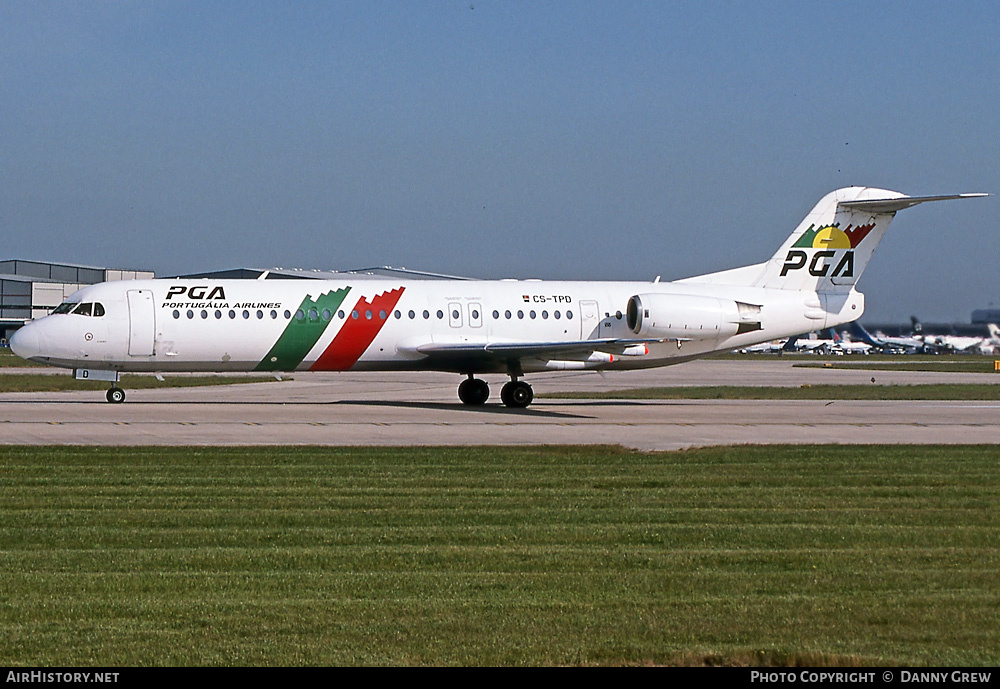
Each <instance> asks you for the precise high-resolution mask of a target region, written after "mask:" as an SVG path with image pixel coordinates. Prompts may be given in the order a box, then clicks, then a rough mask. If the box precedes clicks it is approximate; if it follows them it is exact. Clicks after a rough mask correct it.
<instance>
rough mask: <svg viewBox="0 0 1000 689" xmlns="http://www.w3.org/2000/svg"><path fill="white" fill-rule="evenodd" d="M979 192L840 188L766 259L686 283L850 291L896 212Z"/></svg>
mask: <svg viewBox="0 0 1000 689" xmlns="http://www.w3.org/2000/svg"><path fill="white" fill-rule="evenodd" d="M977 196H986V194H957V195H952V196H905V195H904V194H900V193H899V192H898V191H889V190H887V189H875V188H873V187H846V188H844V189H838V190H836V191H833V192H830V193H829V194H827V195H826V196H824V197H823V198H822V199H820V202H819V203H817V204H816V206H815V207H814V208H813V209H812V210H811V211H810V212H809V214H808V215H807V216H806V217H805V219H804V220H803V221H802V222H801V223H800V224H799V226H798V227H797V228H796V229H795V231H794V232H792V234H791V236H789V237H788V239H786V240H785V242H784V244H782V245H781V248H779V249H778V251H777V252H776V253H775V254H774V256H772V257H771V260H769V261H767V262H766V263H760V264H757V265H753V266H747V267H745V268H737V269H735V270H727V271H724V272H721V273H712V274H710V275H702V276H699V277H695V278H688V279H687V280H681V282H695V283H710V284H723V285H746V286H751V287H769V288H772V289H787V290H799V291H808V292H842V293H845V292H849V291H850V290H851V289H852V288H853V287H854V285H855V284H856V283H857V281H858V278H860V277H861V273H862V272H864V269H865V266H867V265H868V260H869V259H870V258H871V257H872V254H873V253H874V252H875V248H876V247H877V246H878V244H879V242H880V241H881V240H882V236H883V235H884V234H885V231H886V230H887V229H888V227H889V223H890V222H891V221H892V219H893V218H894V217H895V215H896V212H897V211H900V210H903V209H904V208H909V207H910V206H915V205H917V204H918V203H925V202H927V201H944V200H947V199H960V198H972V197H977Z"/></svg>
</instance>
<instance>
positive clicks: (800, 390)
mask: <svg viewBox="0 0 1000 689" xmlns="http://www.w3.org/2000/svg"><path fill="white" fill-rule="evenodd" d="M998 383H1000V378H998ZM540 397H545V398H555V399H595V400H600V399H631V400H658V399H669V400H673V399H705V400H1000V384H989V383H985V384H971V383H961V384H931V385H801V386H799V387H762V386H753V385H750V386H739V385H706V386H678V387H663V388H660V387H650V388H632V389H626V390H607V391H587V392H549V393H545V394H544V395H540Z"/></svg>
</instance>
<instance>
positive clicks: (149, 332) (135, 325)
mask: <svg viewBox="0 0 1000 689" xmlns="http://www.w3.org/2000/svg"><path fill="white" fill-rule="evenodd" d="M125 295H126V297H128V353H129V355H130V356H152V355H153V337H154V332H155V329H156V328H155V324H154V322H153V317H154V314H155V309H154V308H153V292H152V291H151V290H148V289H133V290H129V291H128V292H126V293H125Z"/></svg>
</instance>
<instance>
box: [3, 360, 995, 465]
mask: <svg viewBox="0 0 1000 689" xmlns="http://www.w3.org/2000/svg"><path fill="white" fill-rule="evenodd" d="M795 363H803V361H802V360H801V359H800V358H795V357H786V358H758V357H753V358H748V359H746V360H742V359H741V360H701V361H694V362H690V363H686V364H681V365H678V366H673V367H667V368H662V369H653V370H648V371H629V372H615V373H608V374H605V375H603V376H601V375H599V374H596V373H590V372H587V373H552V374H539V375H536V376H528V378H527V380H528V381H529V382H531V384H532V385H533V386H534V389H535V394H536V398H535V402H534V403H533V404H532V405H531V406H530V407H529V408H528V409H525V410H510V409H506V408H504V407H503V406H502V405H500V403H499V399H498V398H499V388H500V386H501V385H502V383H503V382H504V378H503V377H497V376H486V379H487V380H488V381H489V382H490V384H491V388H492V393H493V398H491V401H490V403H488V404H487V405H486V406H484V407H479V408H470V407H465V406H463V405H461V404H460V403H459V402H458V399H457V396H456V388H457V385H458V383H459V382H460V380H461V378H460V377H459V376H457V375H449V374H439V373H315V374H313V373H299V374H293V376H292V377H293V379H292V380H284V381H282V382H276V381H274V382H261V383H250V384H243V385H234V386H210V387H201V388H164V389H155V390H130V391H128V401H127V402H125V403H124V404H119V405H114V404H109V403H107V402H105V401H104V394H103V393H102V392H99V391H89V392H76V391H74V392H56V393H4V394H0V443H2V444H65V445H286V444H287V445H483V444H498V445H533V444H615V445H624V446H626V447H632V448H637V449H642V450H672V449H680V448H685V447H696V446H709V445H732V444H742V443H755V444H757V443H793V444H805V443H918V444H927V443H948V444H952V443H997V442H1000V403H996V402H923V401H920V402H918V401H902V402H898V401H897V402H881V401H864V402H858V401H839V400H838V401H823V400H819V401H805V402H803V401H745V400H736V401H734V400H650V401H624V400H622V401H619V400H560V399H546V398H545V395H546V393H551V392H556V391H577V392H579V391H600V390H612V389H623V388H634V387H645V386H676V385H782V386H798V385H806V384H811V385H817V384H823V383H829V384H869V385H870V384H872V383H871V378H872V377H875V379H876V383H875V384H908V383H910V384H912V383H939V382H962V381H964V382H969V383H973V382H976V383H981V382H989V383H997V384H1000V375H997V374H963V373H929V372H918V371H906V370H900V371H865V370H862V371H847V370H835V369H822V368H820V369H816V368H800V367H795V366H793V364H795ZM901 368H903V369H905V365H903V366H901Z"/></svg>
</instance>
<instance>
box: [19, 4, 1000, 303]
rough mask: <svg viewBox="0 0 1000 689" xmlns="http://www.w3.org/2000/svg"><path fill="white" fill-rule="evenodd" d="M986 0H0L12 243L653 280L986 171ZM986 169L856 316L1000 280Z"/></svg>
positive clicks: (201, 261)
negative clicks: (873, 202)
mask: <svg viewBox="0 0 1000 689" xmlns="http://www.w3.org/2000/svg"><path fill="white" fill-rule="evenodd" d="M997 35H1000V5H997V4H996V3H995V2H968V3H936V2H898V3H897V2H884V3H870V2H858V3H851V2H836V3H799V2H794V3H793V2H789V3H783V2H763V3H759V2H758V3H750V2H635V3H630V2H614V3H611V2H607V3H602V2H568V1H567V2H525V3H521V2H493V1H479V0H467V1H465V2H446V1H440V2H412V1H410V2H351V3H337V2H320V3H312V2H274V3H256V2H246V1H242V2H181V1H172V2H110V1H104V2H94V3H88V2H82V1H75V2H66V3H61V2H44V3H37V2H0V88H2V97H0V174H2V182H0V238H2V245H0V246H2V249H0V258H8V257H10V258H33V259H41V260H59V261H69V262H74V263H83V264H89V265H102V266H118V267H138V268H147V269H152V270H155V271H156V272H157V273H158V274H163V275H166V274H169V273H179V272H191V271H196V270H212V269H222V268H230V267H237V266H261V267H267V266H283V267H305V268H326V269H330V268H335V269H347V268H357V267H364V266H371V265H386V264H387V265H394V266H405V267H408V268H416V269H423V270H430V271H437V272H443V273H454V274H462V275H471V276H477V277H486V278H499V277H520V278H528V277H541V278H552V279H652V278H653V277H655V276H656V275H662V276H663V278H664V279H672V278H680V277H685V276H688V275H693V274H698V273H704V272H709V271H713V270H720V269H724V268H729V267H734V266H737V265H744V264H747V263H753V262H757V261H761V260H764V259H766V258H767V257H769V256H770V255H771V254H772V253H773V252H774V251H775V249H776V248H777V247H778V245H780V243H781V242H782V240H783V239H784V238H785V237H786V236H787V235H788V234H789V233H790V232H791V230H792V229H793V228H794V227H795V225H797V224H798V222H799V220H801V218H802V217H803V216H804V215H805V213H806V212H808V210H809V209H810V208H811V207H812V206H813V205H814V204H815V203H816V201H818V200H819V198H820V197H822V196H823V195H824V194H826V193H827V192H828V191H831V190H833V189H835V188H838V187H841V186H850V185H852V184H861V185H868V186H881V187H885V188H889V189H894V190H898V191H902V192H904V193H908V194H938V193H957V192H980V191H985V192H991V193H994V194H1000V168H998V165H997V161H998V160H1000V155H998V154H1000V47H998V42H997V41H996V36H997ZM998 199H1000V197H997V196H994V197H991V198H989V199H985V200H972V201H963V202H949V203H941V204H930V205H925V206H920V207H918V208H915V209H912V210H908V211H905V212H903V213H901V214H900V216H899V217H898V218H897V219H896V221H895V223H894V224H893V226H892V228H891V229H890V231H889V234H888V235H887V237H886V238H885V239H884V240H883V243H882V245H881V247H880V248H879V251H878V252H877V253H876V254H875V257H874V259H873V260H872V262H871V264H870V266H869V269H868V271H867V272H866V273H865V275H864V277H863V278H862V279H861V282H860V285H859V286H860V288H861V290H862V291H864V292H865V293H866V295H867V304H868V311H867V313H866V316H865V318H864V320H866V321H873V320H890V321H906V320H908V317H909V316H910V315H911V314H917V315H919V316H921V318H922V319H923V320H925V321H934V320H942V321H943V320H947V321H950V320H955V321H967V320H968V318H969V313H970V311H971V310H972V309H973V308H978V307H985V306H987V305H988V304H990V303H991V302H992V303H1000V270H997V259H998V257H1000V232H998V230H1000V227H998V224H997V218H998V212H1000V205H998V204H1000V200H998Z"/></svg>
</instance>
